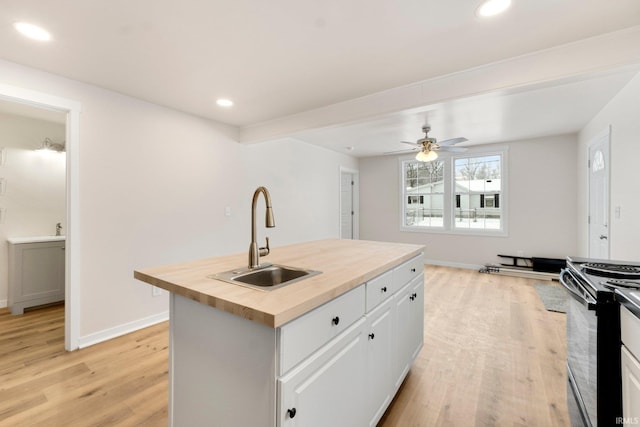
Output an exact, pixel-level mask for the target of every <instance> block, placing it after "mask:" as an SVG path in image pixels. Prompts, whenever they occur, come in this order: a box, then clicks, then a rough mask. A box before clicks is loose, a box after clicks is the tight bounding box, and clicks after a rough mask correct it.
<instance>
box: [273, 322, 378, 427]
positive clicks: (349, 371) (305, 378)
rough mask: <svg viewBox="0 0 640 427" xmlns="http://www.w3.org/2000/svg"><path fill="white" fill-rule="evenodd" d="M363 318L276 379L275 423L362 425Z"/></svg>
mask: <svg viewBox="0 0 640 427" xmlns="http://www.w3.org/2000/svg"><path fill="white" fill-rule="evenodd" d="M365 332H366V329H365V320H364V319H363V318H360V320H358V321H357V322H356V323H355V324H354V325H352V326H351V327H350V328H349V329H348V330H347V331H345V332H344V334H343V335H342V336H341V337H340V338H339V339H336V340H333V341H332V342H331V343H330V344H328V345H327V346H326V347H324V348H323V349H322V350H320V351H318V352H317V353H316V354H314V355H313V356H311V357H310V358H309V359H308V360H306V361H305V362H303V363H302V364H301V365H300V366H298V367H297V368H294V369H293V370H292V371H291V372H290V373H288V374H287V375H285V376H284V377H282V378H280V379H279V380H278V390H279V405H278V406H279V408H280V410H279V411H278V425H281V426H308V427H326V426H336V427H337V426H345V427H346V426H361V425H364V422H363V421H364V413H365V394H366V390H365V379H366V366H365V364H364V363H362V361H363V360H364V358H365V353H366V350H367V348H366V335H365Z"/></svg>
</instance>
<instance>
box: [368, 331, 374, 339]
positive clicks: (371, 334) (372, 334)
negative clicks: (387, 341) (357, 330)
mask: <svg viewBox="0 0 640 427" xmlns="http://www.w3.org/2000/svg"><path fill="white" fill-rule="evenodd" d="M375 337H376V335H375V334H374V333H373V332H372V333H370V334H369V339H370V340H372V339H374V338H375Z"/></svg>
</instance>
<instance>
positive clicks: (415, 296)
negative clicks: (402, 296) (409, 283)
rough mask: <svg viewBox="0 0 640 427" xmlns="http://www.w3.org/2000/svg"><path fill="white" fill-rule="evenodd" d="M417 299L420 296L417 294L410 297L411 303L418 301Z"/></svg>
mask: <svg viewBox="0 0 640 427" xmlns="http://www.w3.org/2000/svg"><path fill="white" fill-rule="evenodd" d="M416 298H418V294H416V293H413V294H411V295H410V296H409V299H410V300H411V301H413V300H414V299H416Z"/></svg>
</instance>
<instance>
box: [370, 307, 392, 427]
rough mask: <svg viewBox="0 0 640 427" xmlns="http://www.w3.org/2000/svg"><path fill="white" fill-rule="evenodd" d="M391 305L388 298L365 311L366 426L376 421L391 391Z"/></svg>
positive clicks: (390, 397)
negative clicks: (369, 311)
mask: <svg viewBox="0 0 640 427" xmlns="http://www.w3.org/2000/svg"><path fill="white" fill-rule="evenodd" d="M393 308H394V306H393V299H388V300H387V301H385V302H384V303H383V304H381V305H380V306H378V307H376V309H375V310H373V311H372V312H371V313H368V314H367V391H366V392H367V402H368V406H367V408H366V410H367V414H368V419H367V424H366V425H368V426H375V425H376V424H378V421H380V418H382V415H384V411H385V410H386V409H387V407H388V406H389V404H390V403H391V400H392V399H393V395H394V392H395V390H394V389H393V387H392V386H393V381H392V376H391V375H392V372H393V371H394V366H395V361H396V357H395V353H396V348H397V347H396V339H395V337H394V326H395V325H394V311H393Z"/></svg>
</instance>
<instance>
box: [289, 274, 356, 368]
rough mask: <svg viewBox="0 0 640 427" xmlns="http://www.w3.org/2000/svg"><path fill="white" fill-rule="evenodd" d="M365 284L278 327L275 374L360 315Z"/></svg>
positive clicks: (337, 332) (322, 343)
mask: <svg viewBox="0 0 640 427" xmlns="http://www.w3.org/2000/svg"><path fill="white" fill-rule="evenodd" d="M364 310H365V286H364V285H361V286H358V287H357V288H355V289H352V290H350V291H349V292H347V293H346V294H344V295H341V296H339V297H338V298H336V299H334V300H332V301H329V302H328V303H326V304H324V305H322V306H320V307H318V308H316V309H315V310H313V311H311V312H309V313H307V314H305V315H303V316H300V317H298V318H297V319H294V320H292V321H291V322H289V323H287V324H286V325H284V326H282V327H280V328H278V353H279V360H280V363H279V366H278V373H279V375H283V374H284V373H285V372H287V371H288V370H289V369H291V368H293V367H294V366H295V365H297V364H298V363H300V362H301V361H302V360H304V359H305V358H306V357H307V356H309V355H311V353H313V352H314V351H316V350H317V349H319V348H320V347H322V346H323V345H324V344H325V343H327V342H329V340H331V339H332V338H333V337H335V336H336V335H338V334H339V333H340V332H342V331H344V330H345V329H347V328H348V327H349V326H350V325H351V324H353V323H354V322H355V321H356V320H358V319H359V318H361V317H362V316H364Z"/></svg>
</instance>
